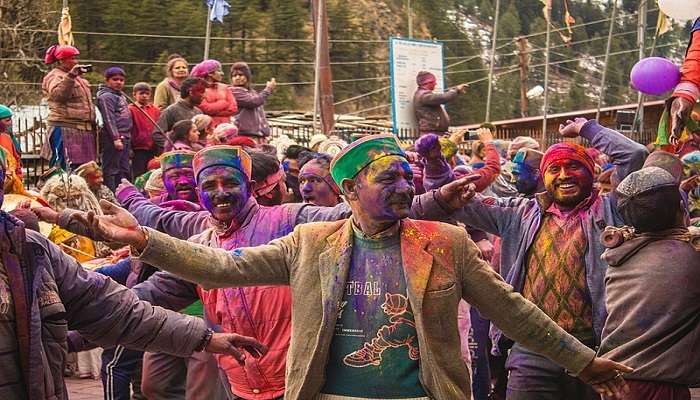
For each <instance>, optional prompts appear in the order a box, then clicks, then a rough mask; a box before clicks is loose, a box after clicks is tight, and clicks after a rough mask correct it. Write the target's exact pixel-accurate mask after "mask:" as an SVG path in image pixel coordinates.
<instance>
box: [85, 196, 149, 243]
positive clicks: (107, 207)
mask: <svg viewBox="0 0 700 400" xmlns="http://www.w3.org/2000/svg"><path fill="white" fill-rule="evenodd" d="M100 207H101V208H102V211H103V212H104V215H97V214H95V213H94V212H92V211H91V212H88V213H86V214H82V213H81V214H78V215H76V216H75V217H76V218H77V219H79V220H80V221H81V222H82V223H83V224H84V225H86V226H88V227H90V228H91V229H92V230H93V232H95V234H96V235H97V236H98V237H99V238H100V239H103V240H106V241H112V242H118V243H124V244H129V245H132V246H136V245H138V244H141V243H142V242H143V241H144V240H145V238H144V233H143V231H142V230H141V229H139V222H138V221H137V220H136V218H134V216H133V215H131V214H129V212H128V211H126V210H125V209H123V208H121V207H119V206H117V205H115V204H113V203H110V202H109V201H107V200H100Z"/></svg>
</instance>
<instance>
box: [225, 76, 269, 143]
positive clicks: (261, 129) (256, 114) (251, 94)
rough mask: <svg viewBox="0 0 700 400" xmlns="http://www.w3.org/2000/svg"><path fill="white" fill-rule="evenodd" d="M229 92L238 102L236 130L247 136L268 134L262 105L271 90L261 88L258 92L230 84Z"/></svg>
mask: <svg viewBox="0 0 700 400" xmlns="http://www.w3.org/2000/svg"><path fill="white" fill-rule="evenodd" d="M231 93H233V97H234V98H235V99H236V104H238V111H237V112H236V125H237V126H238V132H239V133H241V134H243V135H249V136H264V137H267V136H270V126H269V125H268V124H267V117H266V116H265V110H264V109H263V105H265V101H266V100H267V97H268V96H269V95H270V94H272V92H271V91H269V90H267V89H263V90H262V91H261V92H260V93H258V92H256V91H255V89H249V88H245V87H242V86H231Z"/></svg>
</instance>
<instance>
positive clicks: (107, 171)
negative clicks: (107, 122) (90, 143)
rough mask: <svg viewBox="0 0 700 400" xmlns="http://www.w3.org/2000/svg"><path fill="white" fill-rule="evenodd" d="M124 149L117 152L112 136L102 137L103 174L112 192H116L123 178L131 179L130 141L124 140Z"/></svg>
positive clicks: (106, 184) (102, 135) (103, 135)
mask: <svg viewBox="0 0 700 400" xmlns="http://www.w3.org/2000/svg"><path fill="white" fill-rule="evenodd" d="M122 143H124V149H122V150H117V149H116V147H114V142H113V141H112V138H111V136H109V135H106V134H101V135H100V150H101V153H102V174H103V175H104V181H105V186H107V187H108V188H109V189H110V190H111V191H113V192H114V191H115V190H116V189H117V186H119V184H120V183H121V180H122V178H125V179H131V168H130V167H129V144H130V142H129V139H122Z"/></svg>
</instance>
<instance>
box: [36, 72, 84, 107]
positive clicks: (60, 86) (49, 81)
mask: <svg viewBox="0 0 700 400" xmlns="http://www.w3.org/2000/svg"><path fill="white" fill-rule="evenodd" d="M76 79H78V77H75V76H71V75H63V74H61V75H59V74H52V75H50V76H47V77H46V78H45V79H44V85H43V86H44V91H45V92H46V96H47V97H48V98H49V100H51V101H60V102H64V101H67V100H68V99H70V97H71V95H72V93H73V88H75V83H76V82H75V80H76Z"/></svg>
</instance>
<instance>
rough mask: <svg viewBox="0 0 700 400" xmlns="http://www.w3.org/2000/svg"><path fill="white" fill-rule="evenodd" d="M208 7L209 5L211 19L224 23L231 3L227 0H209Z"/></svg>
mask: <svg viewBox="0 0 700 400" xmlns="http://www.w3.org/2000/svg"><path fill="white" fill-rule="evenodd" d="M207 7H209V20H210V21H219V22H222V23H223V22H224V17H225V16H227V15H228V12H229V9H230V8H231V5H230V4H229V3H228V1H226V0H207Z"/></svg>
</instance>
